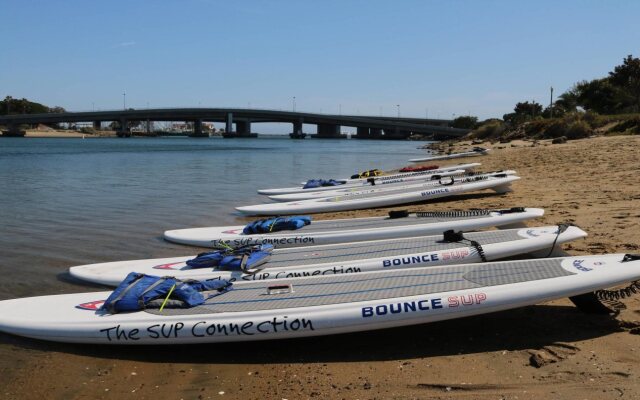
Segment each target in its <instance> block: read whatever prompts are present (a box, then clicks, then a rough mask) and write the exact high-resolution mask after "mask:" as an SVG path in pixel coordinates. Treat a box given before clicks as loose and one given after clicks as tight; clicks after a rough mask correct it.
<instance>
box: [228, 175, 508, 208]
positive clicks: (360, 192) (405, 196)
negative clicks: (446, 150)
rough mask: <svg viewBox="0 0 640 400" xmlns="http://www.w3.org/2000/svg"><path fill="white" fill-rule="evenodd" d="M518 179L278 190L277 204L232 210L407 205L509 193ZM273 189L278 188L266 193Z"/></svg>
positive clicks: (455, 177) (501, 177) (496, 177)
mask: <svg viewBox="0 0 640 400" xmlns="http://www.w3.org/2000/svg"><path fill="white" fill-rule="evenodd" d="M518 179H520V177H518V176H516V175H515V172H514V171H500V172H494V173H484V174H472V175H468V174H465V173H462V174H453V175H451V176H447V177H438V179H437V180H431V179H429V180H415V181H410V182H400V183H394V184H389V185H386V186H380V185H376V186H370V187H368V188H366V189H365V188H359V189H357V190H351V188H346V189H342V188H333V190H326V191H321V192H317V193H320V194H316V193H314V192H304V191H302V192H300V191H297V192H293V193H285V190H286V189H284V188H283V189H279V190H280V193H281V194H279V195H273V196H271V198H272V199H275V200H278V201H280V202H279V203H264V204H256V205H251V206H243V207H236V210H237V211H239V212H240V213H242V214H247V215H291V214H305V213H321V212H335V211H348V210H359V209H365V208H375V207H386V206H394V205H402V204H409V203H415V202H421V201H426V200H433V199H439V198H444V197H449V196H454V195H459V194H463V193H467V192H474V191H478V190H486V189H492V190H494V191H495V192H496V193H506V192H509V191H511V184H512V183H513V182H515V181H517V180H518ZM276 190H278V189H271V190H269V191H270V192H274V191H276ZM263 192H264V191H263Z"/></svg>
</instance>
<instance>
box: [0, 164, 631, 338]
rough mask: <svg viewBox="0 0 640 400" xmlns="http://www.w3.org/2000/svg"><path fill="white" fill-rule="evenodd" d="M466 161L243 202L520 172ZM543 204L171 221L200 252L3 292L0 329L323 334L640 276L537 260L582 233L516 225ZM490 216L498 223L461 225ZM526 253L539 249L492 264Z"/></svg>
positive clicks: (344, 205) (342, 203)
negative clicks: (77, 286)
mask: <svg viewBox="0 0 640 400" xmlns="http://www.w3.org/2000/svg"><path fill="white" fill-rule="evenodd" d="M475 166H477V164H475V165H472V164H466V165H458V166H452V167H450V168H449V169H439V170H431V171H420V172H413V173H407V174H395V175H390V176H386V177H385V176H373V177H370V178H368V180H367V179H344V180H340V181H339V182H340V183H338V184H337V185H336V184H335V182H336V181H335V180H334V181H333V182H331V183H330V184H331V185H333V186H331V187H329V186H328V187H326V188H325V187H322V188H320V187H317V188H313V190H311V189H304V188H302V187H293V188H282V189H265V190H263V191H261V193H263V194H267V195H271V196H302V195H304V196H306V197H295V200H294V201H287V200H291V198H290V197H279V198H276V200H280V201H283V202H281V203H271V204H262V205H258V206H247V207H239V208H238V210H240V211H241V212H243V213H247V214H265V215H285V214H292V213H311V212H323V211H338V210H351V209H358V208H369V207H380V206H388V205H396V204H404V203H408V202H416V201H422V200H427V199H432V198H438V197H443V196H449V195H452V194H457V193H465V192H468V191H472V190H481V189H493V190H495V191H497V192H506V191H508V190H509V188H510V184H511V183H512V182H514V181H515V180H517V179H519V178H518V177H517V176H515V175H514V172H513V171H499V172H492V173H474V174H471V173H469V171H468V170H469V169H470V168H473V167H475ZM432 178H434V179H432ZM542 214H543V210H541V209H535V208H521V207H514V208H510V209H502V210H478V209H472V210H463V211H430V212H410V211H398V210H395V211H391V212H389V216H388V217H369V218H351V219H339V220H333V221H313V220H312V218H311V217H308V216H297V217H281V216H278V217H273V218H266V219H263V220H257V221H253V222H251V223H249V224H247V225H246V226H224V227H205V228H194V229H181V230H171V231H166V232H165V234H164V236H165V238H166V239H167V240H169V241H173V242H177V243H182V244H188V245H194V246H200V247H208V249H206V250H205V251H204V252H201V253H199V254H193V255H186V256H178V257H172V258H162V259H148V260H130V261H116V262H105V263H99V264H91V265H82V266H76V267H71V268H70V270H69V272H70V274H71V275H72V276H73V277H75V278H78V279H80V280H83V281H87V282H92V283H98V284H103V285H107V286H115V287H116V288H115V289H114V290H113V291H104V292H92V293H80V294H67V295H57V296H41V297H30V298H23V299H15V300H5V301H0V331H4V332H8V333H11V334H15V335H21V336H27V337H32V338H36V339H43V340H51V341H58V342H78V343H103V344H167V343H207V342H237V341H248V340H267V339H281V338H293V337H303V336H319V335H329V334H337V333H345V332H357V331H367V330H374V329H382V328H390V327H397V326H404V325H412V324H421V323H426V322H432V321H439V320H445V319H452V318H460V317H464V316H469V315H477V314H485V313H490V312H495V311H500V310H506V309H510V308H516V307H522V306H525V305H530V304H536V303H539V302H544V301H548V300H552V299H556V298H562V297H568V296H576V295H584V294H585V293H589V292H593V291H594V290H598V289H602V288H607V287H612V286H615V285H618V284H622V283H624V282H628V281H633V280H637V279H640V257H638V256H632V255H624V254H613V255H606V256H578V257H560V258H546V257H548V256H550V255H551V254H552V253H553V252H554V250H556V249H557V248H558V246H559V245H561V244H562V243H566V242H569V241H572V240H577V239H580V238H583V237H585V236H586V232H584V231H583V230H581V229H580V228H578V227H576V226H570V225H564V224H561V225H554V226H540V227H523V224H522V222H523V221H527V220H529V219H532V218H535V217H539V216H541V215H542ZM494 226H500V227H501V228H502V229H500V230H491V231H480V232H469V231H475V230H478V229H482V228H487V227H494ZM514 226H519V227H517V228H514ZM463 231H464V233H463ZM524 254H529V255H531V256H535V257H542V258H534V259H525V260H519V261H496V260H500V259H504V258H507V257H512V256H516V255H518V256H522V255H524Z"/></svg>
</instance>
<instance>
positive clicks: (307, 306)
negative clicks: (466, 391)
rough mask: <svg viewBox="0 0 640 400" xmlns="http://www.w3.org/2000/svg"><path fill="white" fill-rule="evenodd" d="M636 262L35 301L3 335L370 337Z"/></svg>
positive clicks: (613, 281)
mask: <svg viewBox="0 0 640 400" xmlns="http://www.w3.org/2000/svg"><path fill="white" fill-rule="evenodd" d="M626 259H628V258H625V256H624V255H623V254H612V255H602V256H576V257H562V258H551V259H536V260H522V261H502V262H493V263H485V264H463V265H452V266H444V267H423V268H412V269H398V270H389V271H375V272H367V273H362V274H357V275H352V276H349V277H348V278H346V277H344V276H318V277H309V278H293V279H283V280H281V281H277V282H274V281H253V282H237V283H234V284H233V286H232V287H231V290H229V291H227V292H226V293H223V294H221V295H218V296H216V297H213V298H210V299H208V300H207V301H206V303H205V304H203V305H200V306H196V307H193V308H190V309H167V308H165V309H164V310H162V311H159V310H147V311H138V312H129V313H120V314H113V315H110V314H106V313H105V312H104V311H102V310H99V309H98V308H99V307H100V306H101V304H102V302H103V301H104V300H105V299H106V298H107V297H108V296H109V294H110V292H93V293H78V294H65V295H56V296H41V297H28V298H22V299H14V300H5V301H0V331H3V332H6V333H9V334H14V335H20V336H26V337H31V338H35V339H41V340H50V341H57V342H73V343H95V344H119V345H125V344H129V345H132V344H133V345H138V344H189V343H193V344H195V343H209V342H241V341H249V340H252V341H253V340H269V339H285V338H295V337H304V336H321V335H331V334H338V333H346V332H358V331H370V330H375V329H382V328H390V327H398V326H406V325H415V324H423V323H428V322H434V321H440V320H446V319H454V318H462V317H466V316H470V315H479V314H486V313H492V312H496V311H502V310H507V309H512V308H518V307H523V306H527V305H532V304H537V303H542V302H546V301H549V300H554V299H558V298H563V297H569V296H575V295H579V294H584V293H588V292H592V291H594V290H597V289H602V288H609V287H613V286H617V285H620V284H623V283H625V282H629V281H633V280H637V279H639V278H640V261H638V260H633V259H632V260H631V261H625V260H626ZM274 285H276V286H274ZM205 295H206V293H205ZM97 309H98V310H97Z"/></svg>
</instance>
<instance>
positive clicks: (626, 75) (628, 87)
mask: <svg viewBox="0 0 640 400" xmlns="http://www.w3.org/2000/svg"><path fill="white" fill-rule="evenodd" d="M609 80H610V81H611V83H612V84H613V85H615V86H617V87H619V88H620V89H621V90H623V91H624V92H626V94H628V95H629V97H630V98H631V102H630V104H628V105H629V107H630V110H629V111H635V112H638V111H640V58H634V57H633V56H632V55H631V54H629V55H628V56H627V58H625V59H624V60H623V62H622V65H618V66H616V67H615V68H614V69H613V71H612V72H609Z"/></svg>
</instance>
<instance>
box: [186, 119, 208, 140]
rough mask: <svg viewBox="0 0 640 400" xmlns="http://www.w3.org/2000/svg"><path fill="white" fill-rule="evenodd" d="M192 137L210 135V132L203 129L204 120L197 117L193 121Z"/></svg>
mask: <svg viewBox="0 0 640 400" xmlns="http://www.w3.org/2000/svg"><path fill="white" fill-rule="evenodd" d="M189 136H190V137H209V134H206V133H204V132H203V131H202V120H201V119H196V120H195V121H193V132H192V133H191V135H189Z"/></svg>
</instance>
